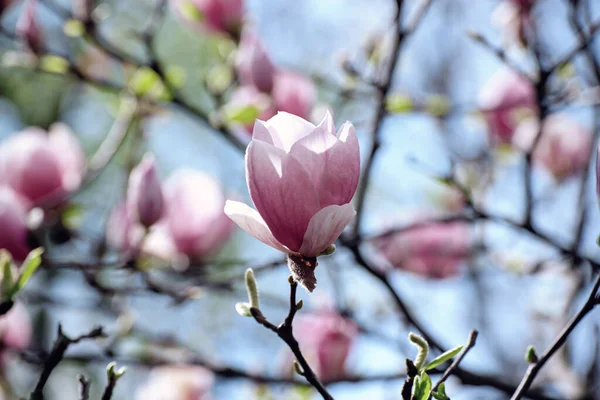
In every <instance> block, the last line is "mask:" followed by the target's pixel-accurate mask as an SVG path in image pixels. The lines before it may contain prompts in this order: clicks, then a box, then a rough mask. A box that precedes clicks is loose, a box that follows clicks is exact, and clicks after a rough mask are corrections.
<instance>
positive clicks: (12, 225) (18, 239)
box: [0, 186, 31, 261]
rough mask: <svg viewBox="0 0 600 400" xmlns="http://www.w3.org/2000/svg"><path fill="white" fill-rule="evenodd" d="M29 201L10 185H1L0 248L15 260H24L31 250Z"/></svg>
mask: <svg viewBox="0 0 600 400" xmlns="http://www.w3.org/2000/svg"><path fill="white" fill-rule="evenodd" d="M28 209H29V205H28V202H27V200H26V199H25V198H23V197H22V196H20V195H19V194H18V193H16V192H15V191H14V190H13V189H12V188H10V187H8V186H0V227H1V229H0V249H6V250H7V251H8V252H9V253H10V254H11V255H12V258H13V259H14V260H15V261H23V260H24V259H25V257H27V254H28V253H29V251H30V250H31V249H30V247H29V245H28V244H27V235H28V232H27V212H28Z"/></svg>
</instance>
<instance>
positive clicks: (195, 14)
mask: <svg viewBox="0 0 600 400" xmlns="http://www.w3.org/2000/svg"><path fill="white" fill-rule="evenodd" d="M171 1H172V3H173V5H174V7H175V11H176V12H177V14H178V15H180V16H181V17H182V18H183V20H184V21H186V22H187V23H189V24H190V25H191V26H192V27H193V28H196V29H206V30H208V31H209V32H214V33H226V34H232V35H237V34H238V33H239V30H240V27H241V26H242V19H243V17H244V1H243V0H171Z"/></svg>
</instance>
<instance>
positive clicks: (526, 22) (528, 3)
mask: <svg viewBox="0 0 600 400" xmlns="http://www.w3.org/2000/svg"><path fill="white" fill-rule="evenodd" d="M534 3H535V0H505V1H503V2H502V3H500V4H499V5H498V7H496V9H495V10H494V12H493V14H492V23H493V24H494V25H496V26H497V27H499V28H500V29H501V30H502V31H503V32H504V41H505V42H506V45H511V44H514V43H516V44H519V45H520V46H525V45H527V34H526V31H527V28H528V27H529V26H531V24H532V18H531V10H532V9H533V6H534Z"/></svg>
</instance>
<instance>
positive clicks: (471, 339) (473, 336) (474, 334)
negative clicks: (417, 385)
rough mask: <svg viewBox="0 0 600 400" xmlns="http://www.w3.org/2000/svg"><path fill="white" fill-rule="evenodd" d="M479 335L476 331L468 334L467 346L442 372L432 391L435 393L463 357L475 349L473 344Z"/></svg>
mask: <svg viewBox="0 0 600 400" xmlns="http://www.w3.org/2000/svg"><path fill="white" fill-rule="evenodd" d="M478 334H479V332H477V331H476V330H472V331H471V333H470V334H469V339H468V340H467V344H466V345H465V347H464V348H463V349H462V351H461V352H460V354H459V355H458V357H456V359H455V360H454V362H452V364H450V366H449V367H448V369H447V370H446V371H444V374H443V375H442V377H441V378H440V380H439V381H438V382H437V383H436V384H435V386H433V389H432V390H433V391H434V392H435V391H437V390H438V388H439V387H440V385H441V384H442V383H444V382H445V381H446V380H447V379H448V378H449V377H450V375H452V374H453V373H454V371H456V369H457V368H458V366H459V365H460V363H461V362H462V360H463V359H464V358H465V356H466V355H467V353H468V352H469V351H471V349H472V348H473V347H475V343H476V342H477V335H478Z"/></svg>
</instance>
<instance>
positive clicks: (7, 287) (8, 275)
mask: <svg viewBox="0 0 600 400" xmlns="http://www.w3.org/2000/svg"><path fill="white" fill-rule="evenodd" d="M0 264H1V265H2V292H0V295H2V296H0V302H2V301H6V300H12V299H11V298H10V297H9V298H4V296H5V295H6V294H7V293H10V292H11V289H12V285H13V277H12V257H11V256H10V253H9V252H8V251H6V250H4V249H2V250H1V251H0Z"/></svg>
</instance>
